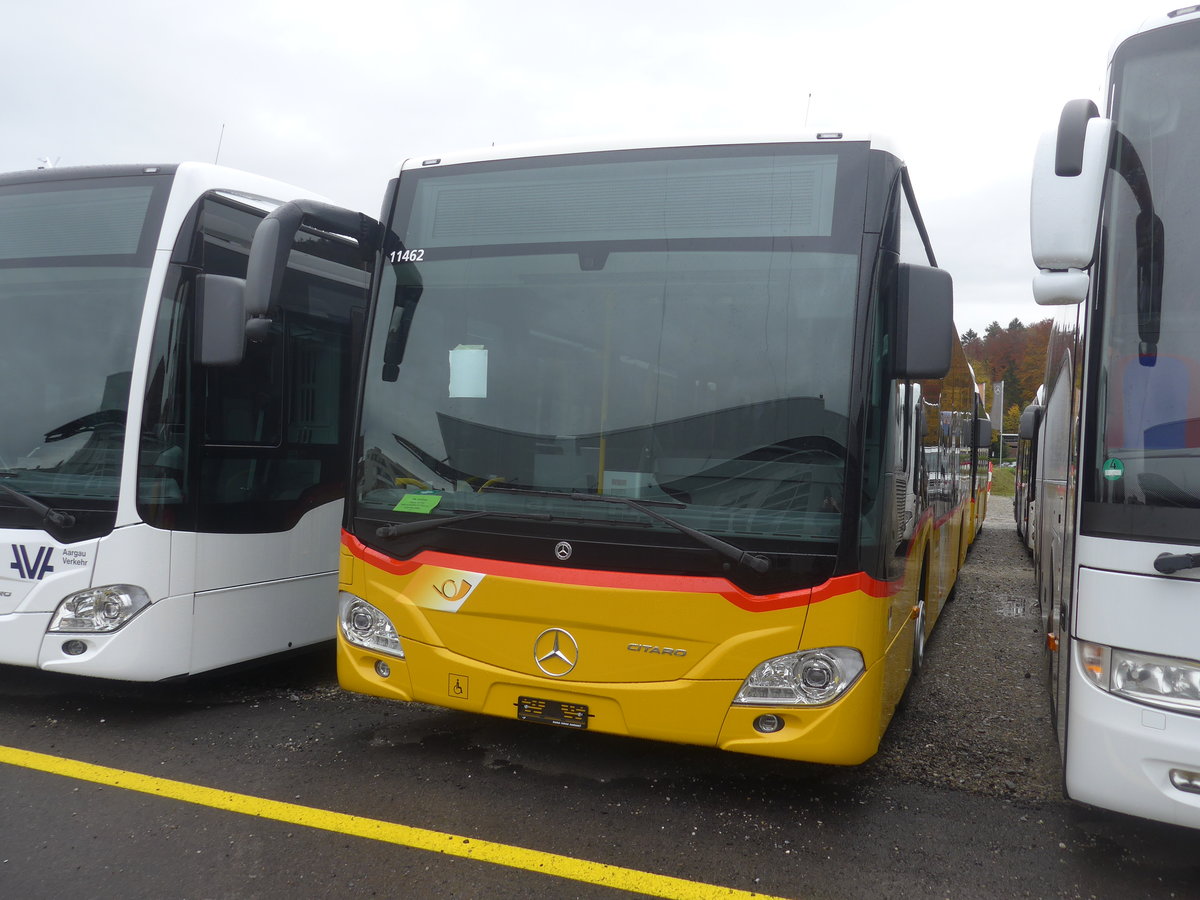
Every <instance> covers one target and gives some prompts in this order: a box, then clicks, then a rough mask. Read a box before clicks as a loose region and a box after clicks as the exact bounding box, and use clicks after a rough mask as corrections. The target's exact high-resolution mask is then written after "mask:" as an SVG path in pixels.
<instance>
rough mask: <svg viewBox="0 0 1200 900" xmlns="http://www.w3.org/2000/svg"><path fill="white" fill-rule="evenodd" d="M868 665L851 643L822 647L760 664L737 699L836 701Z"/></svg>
mask: <svg viewBox="0 0 1200 900" xmlns="http://www.w3.org/2000/svg"><path fill="white" fill-rule="evenodd" d="M864 668H866V666H865V665H864V663H863V658H862V654H861V653H859V652H858V651H857V650H855V649H853V648H851V647H822V648H821V649H819V650H801V651H800V652H798V653H789V654H787V655H786V656H777V657H775V658H774V659H768V660H767V661H766V662H764V663H760V664H759V665H757V666H756V667H755V669H754V671H753V672H751V673H750V677H749V678H747V679H746V680H745V681H744V682H743V683H742V687H741V689H740V690H739V691H738V692H737V696H736V697H734V699H733V702H734V703H735V704H736V705H739V706H820V705H822V704H825V703H832V702H833V701H834V700H836V699H837V698H838V697H840V696H841V695H842V694H844V693H845V692H846V691H847V690H849V688H850V686H851V685H852V684H854V682H855V681H857V680H858V676H859V675H861V674H862V672H863V669H864Z"/></svg>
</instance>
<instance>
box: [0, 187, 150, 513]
mask: <svg viewBox="0 0 1200 900" xmlns="http://www.w3.org/2000/svg"><path fill="white" fill-rule="evenodd" d="M168 183H169V176H146V177H136V178H97V179H89V180H70V181H67V180H60V181H55V180H53V179H40V180H37V181H34V182H26V183H20V182H18V183H12V182H8V183H5V182H3V181H0V321H3V327H2V328H0V359H3V360H4V367H5V372H6V373H8V381H9V383H8V385H7V389H6V390H5V391H4V392H3V395H2V397H0V423H2V424H0V479H3V484H4V485H6V486H7V487H9V488H11V489H12V490H13V491H17V492H20V493H21V494H24V495H26V496H27V497H34V498H37V499H39V500H40V501H42V502H44V503H47V504H49V505H51V506H55V507H62V506H64V505H65V506H68V507H71V508H79V505H80V504H82V506H83V507H85V508H87V509H93V510H95V509H101V508H104V509H110V510H111V509H115V506H116V499H117V487H118V479H119V475H120V462H121V449H122V446H123V444H124V436H125V414H126V410H127V408H128V404H129V387H130V384H129V382H130V372H131V371H132V369H133V354H134V348H135V345H136V340H137V331H138V327H139V325H140V322H141V318H142V306H143V303H144V302H145V294H146V286H147V283H148V280H149V272H150V262H151V257H152V251H153V245H154V239H155V238H156V237H157V230H158V229H157V224H158V221H159V215H158V212H159V211H160V210H161V206H162V201H161V195H162V193H163V192H164V191H165V189H166V187H167V185H168ZM30 515H31V513H30V511H29V509H28V508H27V506H25V505H21V504H17V503H16V502H15V499H14V498H13V497H12V496H11V494H8V493H7V492H2V493H0V524H2V525H26V524H29V522H28V519H29V517H30Z"/></svg>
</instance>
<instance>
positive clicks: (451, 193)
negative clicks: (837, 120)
mask: <svg viewBox="0 0 1200 900" xmlns="http://www.w3.org/2000/svg"><path fill="white" fill-rule="evenodd" d="M384 209H385V211H386V212H385V215H386V217H387V221H386V225H387V228H386V230H385V232H384V233H385V234H387V235H388V238H387V244H386V246H385V247H384V250H385V258H384V259H383V260H382V264H381V266H380V268H379V270H378V271H379V273H380V274H379V277H378V279H377V280H376V281H375V283H374V285H373V289H372V296H373V298H374V299H373V310H372V322H371V325H370V332H369V336H368V344H367V346H368V349H367V352H366V360H365V364H364V374H363V385H362V402H361V407H360V418H359V423H358V429H357V432H358V446H359V448H361V449H360V453H359V457H358V460H357V467H356V472H355V479H354V482H355V483H354V488H353V489H352V491H351V492H349V494H348V497H349V505H348V508H347V513H346V520H345V533H344V536H343V551H342V552H343V555H342V571H341V588H342V591H343V595H342V602H341V630H340V633H339V663H338V670H339V678H340V680H341V682H342V684H343V686H345V687H348V688H350V689H353V690H357V691H362V692H365V693H370V694H376V695H379V696H383V697H390V698H395V699H403V700H420V701H424V702H429V703H435V704H440V705H443V706H448V707H452V708H455V709H462V710H472V711H475V712H482V713H490V714H494V715H499V716H505V717H509V718H513V717H515V718H519V719H524V720H528V721H533V722H544V723H552V724H556V725H561V726H566V727H572V728H587V729H592V730H597V731H604V732H610V733H617V734H628V735H635V736H641V737H649V738H656V739H662V740H669V741H677V742H687V743H696V744H707V745H710V746H718V747H722V748H725V749H729V750H738V751H743V752H748V753H759V754H767V755H774V756H783V757H790V758H795V759H812V760H822V761H827V762H840V763H857V762H860V761H862V760H864V759H866V758H867V757H869V756H870V755H871V754H872V753H874V752H875V749H876V748H877V745H878V741H879V738H880V735H881V733H882V731H883V729H884V727H886V724H887V722H888V721H889V719H890V717H891V715H892V711H893V709H894V707H895V705H896V703H897V701H898V700H899V699H900V697H901V695H902V693H903V692H904V688H905V685H906V683H907V682H908V679H909V677H910V673H911V671H912V670H913V668H914V667H915V666H917V665H919V664H920V661H921V659H922V656H923V652H924V643H925V639H926V638H927V636H928V635H929V632H930V631H931V629H932V628H933V624H934V622H935V620H936V619H937V616H938V614H939V612H940V611H941V609H942V606H943V604H944V603H945V601H946V599H947V598H948V596H949V594H950V591H951V589H952V586H953V583H954V579H955V576H956V574H957V571H958V568H959V566H960V565H961V563H962V560H963V557H964V555H965V553H966V550H967V547H968V546H969V544H970V542H971V540H972V539H973V537H974V535H975V533H976V531H977V530H978V527H979V525H980V524H981V523H982V519H983V516H984V514H985V508H984V504H985V502H986V498H985V495H984V494H983V491H982V488H983V487H984V486H985V485H986V463H984V467H983V470H982V472H981V471H980V468H979V460H980V459H981V458H982V457H981V456H980V454H979V452H978V448H979V447H986V446H987V438H988V437H989V436H990V435H988V434H987V433H986V432H985V431H983V430H982V429H980V428H979V427H978V425H977V422H976V420H977V418H978V416H979V412H978V400H977V397H976V393H975V386H974V385H975V380H974V378H973V376H972V374H971V372H970V370H969V368H968V366H967V363H966V359H965V356H964V355H963V353H962V350H961V348H960V347H959V345H958V342H957V339H956V336H955V331H954V326H953V322H952V311H951V306H952V297H951V292H952V291H951V283H950V277H949V276H948V275H947V274H946V273H945V272H943V271H941V270H939V269H936V268H934V267H932V265H933V255H932V251H931V250H930V249H929V245H928V240H927V239H925V238H924V229H923V226H921V225H920V217H919V214H918V211H917V208H916V206H915V204H914V202H913V196H912V191H911V187H910V185H909V181H908V177H907V173H906V170H905V169H904V167H903V166H902V164H901V162H900V160H899V158H898V157H897V156H896V155H895V154H894V153H892V152H890V151H889V150H888V149H886V146H883V145H880V144H878V143H877V142H876V143H873V142H871V141H869V140H867V139H865V138H864V139H849V138H844V137H843V136H841V135H823V136H820V137H815V138H810V139H808V140H795V139H794V138H791V139H774V138H766V139H761V140H753V141H739V142H729V141H715V142H711V143H702V144H686V145H677V144H673V143H669V142H668V143H661V144H654V143H647V144H644V145H633V144H628V145H622V146H611V145H609V146H600V145H590V146H588V145H583V146H572V147H553V148H546V147H543V148H523V149H517V150H510V151H495V150H493V151H487V152H484V153H481V154H475V155H471V154H464V155H461V156H455V157H440V158H427V159H423V160H413V161H410V162H409V163H406V164H405V165H404V166H403V167H402V168H401V171H400V173H399V175H398V177H397V178H396V179H395V180H394V181H393V182H392V184H391V186H390V187H389V190H388V193H387V196H386V198H385V205H384ZM977 490H978V497H977ZM351 495H352V496H351Z"/></svg>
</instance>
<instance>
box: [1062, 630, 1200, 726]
mask: <svg viewBox="0 0 1200 900" xmlns="http://www.w3.org/2000/svg"><path fill="white" fill-rule="evenodd" d="M1076 647H1077V648H1078V650H1077V652H1078V654H1079V662H1080V665H1081V666H1082V668H1083V671H1084V674H1086V675H1087V676H1088V678H1089V680H1091V682H1092V683H1093V684H1095V685H1096V686H1097V687H1099V688H1101V689H1102V690H1105V691H1108V692H1109V693H1111V694H1116V695H1117V696H1120V697H1127V698H1128V699H1130V700H1136V701H1138V702H1140V703H1147V704H1149V705H1151V706H1161V707H1165V708H1167V709H1176V710H1180V711H1182V712H1191V713H1200V662H1197V661H1195V660H1188V659H1176V658H1174V657H1169V656H1153V655H1151V654H1149V653H1134V652H1133V651H1131V650H1120V649H1118V648H1116V647H1106V646H1105V645H1103V644H1091V643H1087V642H1084V641H1080V642H1079V643H1077V644H1076Z"/></svg>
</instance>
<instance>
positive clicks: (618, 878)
mask: <svg viewBox="0 0 1200 900" xmlns="http://www.w3.org/2000/svg"><path fill="white" fill-rule="evenodd" d="M0 763H5V764H7V765H10V766H20V767H22V768H25V769H35V770H37V771H40V772H49V773H50V774H52V775H62V776H64V777H66V778H77V779H79V780H80V781H90V782H93V783H95V784H103V785H108V786H111V787H118V788H123V789H125V790H129V791H139V792H141V793H143V794H153V795H154V796H157V797H165V798H167V799H168V800H178V801H181V802H183V803H194V804H196V805H198V806H209V807H212V808H213V809H221V810H226V811H228V812H235V813H240V814H241V815H246V816H258V817H259V818H263V819H273V820H275V821H277V822H287V823H289V824H291V825H302V826H304V827H306V828H319V829H322V830H323V831H333V832H337V833H338V834H346V835H351V836H353V837H361V838H367V839H368V840H372V841H382V842H384V843H387V844H398V845H400V846H402V847H412V848H414V849H416V850H428V851H431V852H433V853H444V854H446V855H447V856H457V857H462V858H464V859H473V860H476V861H478V862H486V863H492V864H493V865H498V866H508V867H509V868H512V869H524V870H525V871H527V872H540V873H541V874H543V875H551V876H554V877H556V878H567V879H570V880H572V881H582V882H586V883H587V884H595V885H600V886H602V887H611V888H615V889H617V890H623V891H630V892H634V893H639V894H646V895H649V896H651V897H672V898H677V900H708V898H714V897H723V898H738V897H758V898H765V900H781V898H777V897H776V898H771V897H767V895H765V894H756V893H751V892H747V891H739V890H735V889H734V888H727V887H720V886H718V885H713V884H704V883H703V882H699V881H688V880H687V879H684V878H672V877H670V876H668V875H656V874H654V873H653V872H642V871H639V870H637V869H626V868H623V867H621V866H610V865H606V864H604V863H597V862H590V861H588V860H586V859H575V858H573V857H570V856H561V855H559V854H557V853H543V852H542V851H540V850H528V849H526V848H524V847H513V846H511V845H508V844H497V843H493V842H492V841H481V840H477V839H475V838H467V837H463V836H462V835H457V834H447V833H446V832H443V831H430V830H428V829H425V828H414V827H412V826H410V825H397V824H395V823H394V822H384V821H382V820H380V819H367V818H363V817H362V816H351V815H346V814H345V813H337V812H330V811H329V810H325V809H316V808H314V807H311V806H300V805H298V804H295V803H281V802H280V801H278V800H267V799H264V798H262V797H252V796H250V795H248V794H235V793H233V792H232V791H221V790H217V789H216V788H210V787H204V786H202V785H197V784H188V783H187V782H184V781H172V780H171V779H169V778H156V777H154V776H153V775H140V774H138V773H137V772H126V771H124V770H122V769H111V768H109V767H108V766H97V765H93V764H92V763H85V762H80V761H79V760H74V759H65V758H63V757H60V756H50V755H48V754H45V753H34V752H33V751H31V750H19V749H17V748H15V747H5V746H2V745H0Z"/></svg>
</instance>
